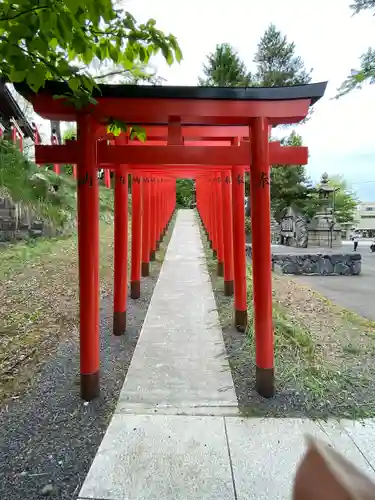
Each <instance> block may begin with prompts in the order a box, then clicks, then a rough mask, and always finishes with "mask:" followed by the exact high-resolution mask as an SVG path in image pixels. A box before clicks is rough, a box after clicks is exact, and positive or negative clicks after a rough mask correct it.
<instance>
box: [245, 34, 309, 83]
mask: <svg viewBox="0 0 375 500" xmlns="http://www.w3.org/2000/svg"><path fill="white" fill-rule="evenodd" d="M295 48H296V47H295V44H294V43H293V42H288V40H287V37H286V36H285V35H282V33H281V32H280V31H278V30H277V29H276V26H275V25H274V24H270V25H269V27H268V28H267V29H266V31H265V33H264V35H263V36H262V38H261V39H260V42H259V43H258V49H257V52H256V54H255V57H254V63H255V64H256V73H255V80H256V82H257V83H258V85H261V86H263V87H283V86H286V85H298V84H304V83H310V81H311V71H312V70H311V71H307V70H306V68H305V65H304V62H303V60H302V58H301V57H299V56H296V55H295Z"/></svg>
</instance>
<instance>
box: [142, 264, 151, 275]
mask: <svg viewBox="0 0 375 500" xmlns="http://www.w3.org/2000/svg"><path fill="white" fill-rule="evenodd" d="M141 276H142V278H147V276H150V263H149V262H142V264H141Z"/></svg>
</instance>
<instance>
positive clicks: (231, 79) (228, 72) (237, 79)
mask: <svg viewBox="0 0 375 500" xmlns="http://www.w3.org/2000/svg"><path fill="white" fill-rule="evenodd" d="M203 74H204V77H203V78H198V84H199V85H209V86H216V87H248V86H250V85H251V82H252V78H251V73H249V72H248V71H247V69H246V66H245V64H244V63H243V61H241V59H240V57H239V55H238V53H237V52H236V51H235V50H234V48H233V47H232V46H231V45H229V44H228V43H222V44H221V45H216V49H215V52H212V53H211V54H209V55H208V56H207V63H206V64H204V65H203Z"/></svg>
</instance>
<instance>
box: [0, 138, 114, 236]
mask: <svg viewBox="0 0 375 500" xmlns="http://www.w3.org/2000/svg"><path fill="white" fill-rule="evenodd" d="M53 186H57V187H58V189H57V191H55V190H54V189H53ZM0 196H3V197H4V196H9V197H10V198H11V199H12V200H13V201H14V202H16V203H21V204H22V206H24V207H28V208H29V209H31V210H32V212H33V213H34V214H35V215H36V216H38V217H40V218H41V219H43V220H44V221H46V222H48V223H50V224H51V226H52V227H54V228H59V229H63V228H64V227H65V226H66V225H67V224H68V225H70V226H71V225H74V218H75V214H76V203H77V201H76V181H75V179H74V178H73V177H72V176H69V175H64V174H62V175H56V174H55V173H54V172H53V171H51V170H49V169H48V168H46V167H44V166H37V165H35V164H34V163H32V162H30V161H28V160H27V159H26V158H25V157H24V156H23V154H22V153H21V152H19V151H18V150H17V149H15V148H14V146H13V145H12V144H10V143H8V142H6V141H0ZM99 203H100V213H101V216H102V217H106V216H107V214H112V213H113V191H112V190H110V189H105V188H103V189H101V190H100V200H99Z"/></svg>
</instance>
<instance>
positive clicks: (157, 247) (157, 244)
mask: <svg viewBox="0 0 375 500" xmlns="http://www.w3.org/2000/svg"><path fill="white" fill-rule="evenodd" d="M159 248H160V240H158V241H157V242H156V251H158V250H159Z"/></svg>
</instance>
